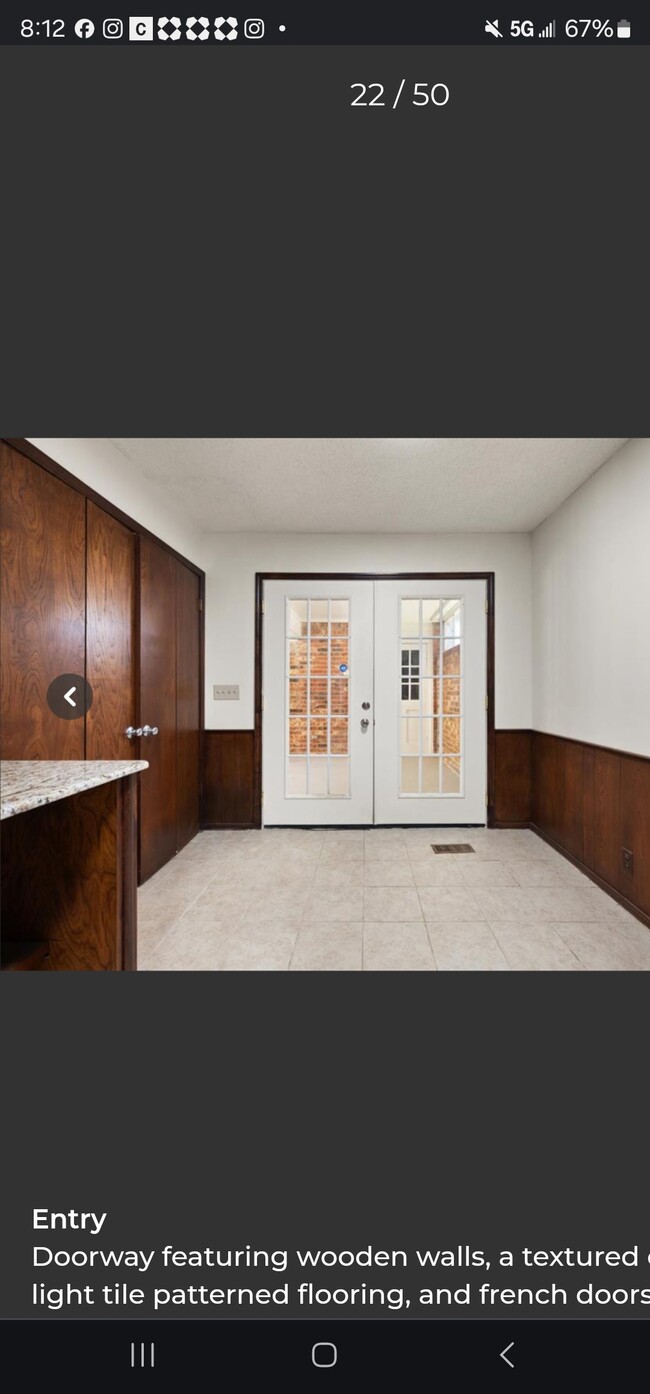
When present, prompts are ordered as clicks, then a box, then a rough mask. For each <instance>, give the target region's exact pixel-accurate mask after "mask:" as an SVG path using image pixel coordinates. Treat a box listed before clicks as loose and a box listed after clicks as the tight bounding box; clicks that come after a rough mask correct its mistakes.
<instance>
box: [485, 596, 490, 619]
mask: <svg viewBox="0 0 650 1394" xmlns="http://www.w3.org/2000/svg"><path fill="white" fill-rule="evenodd" d="M485 613H486V615H489V613H490V606H489V604H488V600H487V596H486V598H485Z"/></svg>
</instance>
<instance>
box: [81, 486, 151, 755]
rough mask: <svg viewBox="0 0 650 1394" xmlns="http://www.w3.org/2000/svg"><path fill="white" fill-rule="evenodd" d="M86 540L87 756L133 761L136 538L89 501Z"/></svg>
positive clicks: (135, 752)
mask: <svg viewBox="0 0 650 1394" xmlns="http://www.w3.org/2000/svg"><path fill="white" fill-rule="evenodd" d="M86 538H87V548H86V678H87V681H88V682H89V683H90V685H91V687H92V690H93V702H92V706H91V707H90V710H89V711H88V713H87V714H86V759H87V760H120V759H122V760H123V759H133V760H137V759H138V758H139V743H138V740H137V737H136V738H134V737H131V739H129V737H128V736H127V735H126V732H127V730H128V729H129V728H130V729H131V730H133V728H134V727H136V726H137V721H136V715H137V697H136V673H135V661H136V646H135V581H136V577H135V536H134V534H133V533H132V532H130V531H129V529H128V528H125V527H124V526H123V524H122V523H119V522H118V521H117V519H116V518H113V517H111V515H110V513H106V512H105V511H104V509H103V508H98V507H97V505H96V504H94V503H92V502H91V501H90V500H89V501H88V512H87V526H86Z"/></svg>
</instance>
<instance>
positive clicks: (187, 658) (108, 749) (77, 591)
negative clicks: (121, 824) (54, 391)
mask: <svg viewBox="0 0 650 1394" xmlns="http://www.w3.org/2000/svg"><path fill="white" fill-rule="evenodd" d="M0 451H1V457H0V463H1V467H2V525H3V533H2V616H1V644H2V667H3V687H2V745H1V752H0V753H1V754H2V757H3V758H4V759H13V760H27V759H32V760H33V759H50V760H56V759H58V760H65V759H77V760H83V759H88V760H114V759H124V758H126V759H129V758H131V759H135V760H137V759H140V758H141V759H143V760H147V761H148V762H149V769H148V770H147V771H145V773H144V776H143V777H141V778H140V780H139V786H140V787H139V806H138V847H139V879H140V880H141V881H145V880H147V879H148V877H150V876H151V875H153V873H154V872H155V871H157V870H158V869H159V868H160V867H161V866H163V865H164V864H165V862H167V861H169V860H170V858H171V857H173V856H174V855H175V853H176V852H177V851H179V850H180V849H181V848H182V847H184V846H185V845H186V843H187V842H188V841H189V840H190V839H191V838H192V837H193V836H194V835H195V833H197V832H198V830H199V826H200V804H199V801H200V729H201V718H202V703H201V682H202V677H201V667H202V614H201V610H200V601H201V595H202V581H203V575H202V573H201V572H198V571H197V570H196V568H193V567H192V566H191V564H187V563H186V562H185V561H184V559H183V558H181V557H179V556H178V555H177V554H176V553H175V552H174V551H173V550H172V549H171V548H169V547H168V546H166V544H164V543H162V542H160V541H159V540H158V539H157V538H155V537H153V536H152V535H151V534H150V533H148V532H147V530H146V529H145V528H144V527H143V526H142V525H141V524H139V523H136V522H134V521H133V520H132V519H129V518H127V517H126V516H125V515H124V514H122V513H121V512H120V511H119V510H118V509H116V508H115V507H114V506H113V505H112V504H110V503H109V502H108V501H107V500H105V499H101V498H100V497H99V495H96V494H94V492H93V491H92V490H90V489H89V488H87V486H85V485H84V484H82V483H81V482H80V481H78V480H75V479H73V477H72V476H71V475H68V474H67V472H66V471H65V470H63V469H62V468H61V467H60V466H58V465H57V464H56V463H55V462H54V461H51V460H48V459H47V458H46V457H44V456H42V455H40V452H38V451H37V450H35V448H34V447H31V446H30V445H29V443H28V442H3V443H2V444H1V445H0ZM60 673H78V674H79V675H80V676H84V677H85V678H86V680H87V681H88V682H89V683H90V685H91V687H92V689H93V702H92V706H91V707H90V710H89V711H88V713H87V714H86V717H85V719H84V718H83V717H82V718H80V719H78V720H68V721H66V720H62V719H61V718H60V717H57V716H55V715H54V713H53V712H51V711H50V708H49V707H48V705H47V689H48V687H49V684H50V682H51V681H52V679H53V678H55V677H57V676H58V675H59V674H60ZM145 725H148V726H150V727H157V728H158V734H157V735H156V736H148V737H146V738H145V737H141V738H137V737H135V738H133V739H131V740H129V739H128V737H127V736H126V734H125V733H126V730H127V728H129V727H133V728H135V729H136V730H137V729H138V728H141V727H143V726H145Z"/></svg>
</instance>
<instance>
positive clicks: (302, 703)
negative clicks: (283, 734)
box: [289, 678, 307, 716]
mask: <svg viewBox="0 0 650 1394" xmlns="http://www.w3.org/2000/svg"><path fill="white" fill-rule="evenodd" d="M289 711H290V712H295V714H296V715H297V716H306V715H307V679H306V678H290V679H289Z"/></svg>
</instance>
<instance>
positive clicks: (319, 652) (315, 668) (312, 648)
mask: <svg viewBox="0 0 650 1394" xmlns="http://www.w3.org/2000/svg"><path fill="white" fill-rule="evenodd" d="M328 649H329V644H328V642H327V639H310V640H309V668H310V672H311V673H312V675H314V674H322V676H323V677H325V676H326V674H327V657H328Z"/></svg>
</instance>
